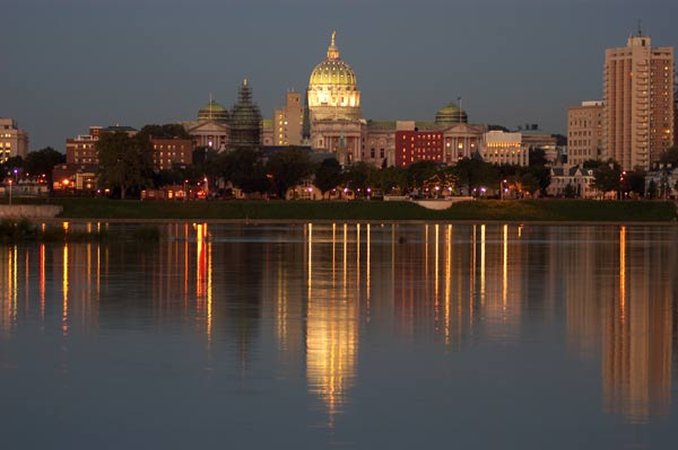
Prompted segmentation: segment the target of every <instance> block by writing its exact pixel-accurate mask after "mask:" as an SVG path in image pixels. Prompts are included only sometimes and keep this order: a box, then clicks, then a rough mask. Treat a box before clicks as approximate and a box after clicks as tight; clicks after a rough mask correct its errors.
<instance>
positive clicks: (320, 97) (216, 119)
mask: <svg viewBox="0 0 678 450" xmlns="http://www.w3.org/2000/svg"><path fill="white" fill-rule="evenodd" d="M361 101H362V96H361V92H360V88H359V86H358V77H357V75H356V72H355V71H354V70H353V68H352V67H351V65H350V64H349V63H348V62H347V61H346V60H345V59H343V58H342V53H341V51H340V50H339V46H338V44H337V34H336V32H333V33H332V35H331V38H330V43H329V46H328V48H327V52H326V54H325V58H324V59H323V60H322V61H320V63H318V64H317V65H316V66H315V67H314V68H313V70H312V71H311V74H310V76H309V80H308V87H307V89H306V92H305V96H304V98H303V99H302V95H301V94H300V93H297V92H295V91H288V92H287V95H286V104H285V105H284V106H282V107H281V108H279V109H276V110H275V111H274V112H273V115H272V119H262V118H261V115H260V114H259V110H258V107H257V106H256V103H255V102H254V98H253V92H252V89H251V87H250V86H249V85H248V83H247V80H245V81H243V84H242V85H241V86H240V91H239V96H238V101H237V103H236V104H235V105H234V106H233V109H232V111H230V112H229V111H228V110H227V109H226V108H224V107H223V106H221V105H220V104H219V103H217V102H216V101H214V100H213V99H210V102H209V103H208V104H207V105H205V106H204V107H203V108H201V109H200V111H199V112H198V115H197V120H194V121H190V122H185V123H184V126H185V128H186V130H187V131H188V133H189V134H190V135H191V136H192V138H193V142H194V145H195V146H196V147H211V148H215V149H218V150H225V149H228V148H235V147H242V146H250V147H255V146H263V147H285V146H291V145H295V146H299V145H301V146H306V147H310V149H311V150H313V151H317V152H321V153H330V154H334V155H335V156H336V158H337V160H338V161H339V162H340V163H341V164H342V165H343V166H348V165H350V164H353V163H355V162H360V161H362V162H366V163H368V164H372V165H374V166H376V167H387V166H401V167H404V166H407V165H409V164H411V163H413V162H416V161H421V160H430V161H435V162H438V163H444V164H455V163H456V162H457V161H458V160H459V159H462V158H470V157H472V156H473V155H475V154H480V155H481V156H482V157H483V158H484V159H485V160H486V161H488V162H493V163H499V164H518V165H527V161H528V159H527V153H528V151H527V148H524V147H523V146H522V145H520V144H518V145H516V139H518V140H520V137H519V136H515V135H516V134H519V133H504V134H502V132H492V133H490V132H489V130H488V127H487V126H485V125H480V124H470V123H468V116H467V114H466V112H465V111H464V110H462V109H461V107H460V106H459V105H457V104H455V103H453V102H450V103H448V104H446V105H443V106H442V107H441V108H440V109H439V110H438V111H437V112H435V113H432V114H431V116H432V119H433V120H431V121H415V120H386V121H384V120H372V119H367V118H365V117H363V114H362V110H361Z"/></svg>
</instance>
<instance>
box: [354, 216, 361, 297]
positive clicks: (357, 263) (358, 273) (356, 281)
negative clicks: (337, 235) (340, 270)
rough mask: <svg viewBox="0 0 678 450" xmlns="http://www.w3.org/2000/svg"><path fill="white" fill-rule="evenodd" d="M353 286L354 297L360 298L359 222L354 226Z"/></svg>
mask: <svg viewBox="0 0 678 450" xmlns="http://www.w3.org/2000/svg"><path fill="white" fill-rule="evenodd" d="M355 273H356V277H355V287H356V298H358V299H360V283H361V282H362V280H361V278H360V224H359V223H358V224H356V226H355Z"/></svg>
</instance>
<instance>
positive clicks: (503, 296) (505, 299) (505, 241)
mask: <svg viewBox="0 0 678 450" xmlns="http://www.w3.org/2000/svg"><path fill="white" fill-rule="evenodd" d="M503 231H504V236H503V239H502V243H503V253H502V283H501V301H502V304H503V306H504V310H506V306H507V302H508V225H504V230H503Z"/></svg>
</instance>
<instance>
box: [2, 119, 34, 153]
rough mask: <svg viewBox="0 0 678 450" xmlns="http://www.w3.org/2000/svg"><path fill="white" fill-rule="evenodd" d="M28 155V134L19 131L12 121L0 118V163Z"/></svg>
mask: <svg viewBox="0 0 678 450" xmlns="http://www.w3.org/2000/svg"><path fill="white" fill-rule="evenodd" d="M27 154H28V133H26V132H25V131H24V130H22V129H20V128H19V126H18V125H17V123H16V122H15V121H14V119H9V118H5V117H0V163H3V162H5V161H7V160H8V159H9V158H12V157H14V156H21V157H22V158H25V157H26V155H27Z"/></svg>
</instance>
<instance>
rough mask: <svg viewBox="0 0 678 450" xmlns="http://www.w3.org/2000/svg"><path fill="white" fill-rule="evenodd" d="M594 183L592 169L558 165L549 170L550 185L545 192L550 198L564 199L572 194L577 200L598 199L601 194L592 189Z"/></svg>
mask: <svg viewBox="0 0 678 450" xmlns="http://www.w3.org/2000/svg"><path fill="white" fill-rule="evenodd" d="M594 182H595V177H594V176H593V170H592V169H584V168H583V167H582V166H567V165H559V166H555V167H552V168H551V184H550V185H549V187H548V188H547V189H546V192H547V194H548V195H549V196H552V197H564V196H566V195H568V194H569V193H573V194H574V195H575V196H576V197H578V198H600V197H602V196H603V194H602V193H601V192H600V191H599V190H597V189H596V188H595V187H594ZM568 186H570V188H568ZM568 191H569V192H568Z"/></svg>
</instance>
